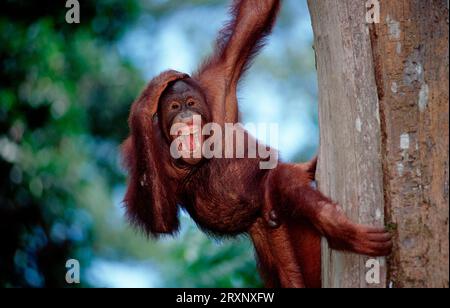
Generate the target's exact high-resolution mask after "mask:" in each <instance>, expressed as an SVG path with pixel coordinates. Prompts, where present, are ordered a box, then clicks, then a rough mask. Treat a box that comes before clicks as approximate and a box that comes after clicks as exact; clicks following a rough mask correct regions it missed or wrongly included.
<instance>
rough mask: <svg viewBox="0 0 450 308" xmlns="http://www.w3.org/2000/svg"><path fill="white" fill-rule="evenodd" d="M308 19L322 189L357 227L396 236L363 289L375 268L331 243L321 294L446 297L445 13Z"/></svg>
mask: <svg viewBox="0 0 450 308" xmlns="http://www.w3.org/2000/svg"><path fill="white" fill-rule="evenodd" d="M366 5H367V7H366ZM309 7H310V11H311V16H312V23H313V28H314V34H315V50H316V57H317V69H318V75H319V114H320V119H319V121H320V128H321V147H320V159H319V169H318V177H317V178H318V183H319V188H320V189H321V190H322V191H323V192H324V193H327V194H328V195H330V196H331V197H332V198H333V199H334V200H335V201H338V202H339V203H340V204H341V205H342V206H343V207H344V209H345V211H346V212H347V213H348V214H349V216H350V217H352V218H353V219H354V220H356V221H358V222H361V223H371V224H378V225H380V224H383V223H386V225H387V226H388V227H390V228H391V229H392V231H393V233H394V235H395V248H394V253H393V254H392V256H391V257H389V258H388V269H387V271H386V266H385V263H384V259H383V258H380V259H378V262H379V264H380V266H381V274H380V280H379V283H378V284H376V283H375V284H371V283H373V282H374V281H373V280H370V279H369V282H371V283H368V281H367V280H366V274H367V273H368V270H369V269H368V268H366V266H365V265H366V261H367V260H369V258H367V257H361V256H355V255H351V254H344V253H339V252H336V251H332V250H330V249H328V247H327V246H326V243H324V249H323V283H324V287H385V286H394V287H448V285H449V278H448V277H449V256H448V251H449V250H448V249H449V246H448V233H449V229H448V214H449V213H448V201H449V200H448V187H449V184H448V170H449V154H448V146H449V144H448V137H449V125H448V121H449V118H448V116H449V105H448V98H449V97H448V95H449V89H448V73H449V71H448V64H449V60H448V3H447V1H445V0H429V1H423V0H396V1H386V0H384V1H377V0H368V1H363V0H309ZM378 7H380V8H381V11H380V12H379V13H380V15H378V14H377V13H378V12H377V11H376V9H377V8H378ZM369 13H370V14H369ZM367 17H369V19H367ZM378 17H379V19H377V18H378ZM372 22H375V23H372ZM377 22H378V23H377ZM371 264H373V263H371ZM386 276H387V279H386Z"/></svg>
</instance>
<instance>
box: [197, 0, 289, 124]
mask: <svg viewBox="0 0 450 308" xmlns="http://www.w3.org/2000/svg"><path fill="white" fill-rule="evenodd" d="M280 2H281V1H280V0H234V2H233V5H232V7H231V15H232V18H231V20H230V22H229V23H228V24H227V25H226V26H225V27H224V28H223V29H222V30H221V31H220V33H219V37H218V39H217V42H216V47H215V51H214V54H213V55H212V56H211V57H210V58H209V59H208V60H207V61H206V62H205V63H204V64H203V65H202V66H201V67H200V70H199V72H198V73H197V74H196V78H197V79H199V80H200V82H201V84H202V85H203V86H204V87H205V90H206V91H207V94H209V96H210V99H212V100H213V102H212V104H213V105H214V106H213V107H214V108H213V109H217V112H222V113H224V114H223V116H225V118H228V119H229V118H230V117H231V118H234V117H236V116H237V106H236V104H237V101H236V89H237V84H238V82H239V79H240V77H241V76H242V74H243V73H244V72H245V70H246V69H247V68H248V67H249V65H250V64H251V62H252V59H253V58H254V57H255V56H256V54H257V53H258V51H259V50H260V49H261V48H262V47H263V46H264V42H265V38H266V37H267V36H268V35H269V34H270V33H271V31H272V28H273V25H274V23H275V20H276V17H277V14H278V11H279V8H280Z"/></svg>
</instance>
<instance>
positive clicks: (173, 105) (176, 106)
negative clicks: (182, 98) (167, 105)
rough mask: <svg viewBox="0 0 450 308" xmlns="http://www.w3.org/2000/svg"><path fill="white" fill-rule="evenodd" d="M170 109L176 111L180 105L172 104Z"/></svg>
mask: <svg viewBox="0 0 450 308" xmlns="http://www.w3.org/2000/svg"><path fill="white" fill-rule="evenodd" d="M171 108H172V110H177V109H179V108H180V104H177V103H175V104H172V106H171Z"/></svg>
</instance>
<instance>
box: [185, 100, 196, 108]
mask: <svg viewBox="0 0 450 308" xmlns="http://www.w3.org/2000/svg"><path fill="white" fill-rule="evenodd" d="M187 105H188V107H192V106H194V105H195V102H194V101H188V103H187Z"/></svg>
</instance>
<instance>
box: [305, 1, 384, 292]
mask: <svg viewBox="0 0 450 308" xmlns="http://www.w3.org/2000/svg"><path fill="white" fill-rule="evenodd" d="M309 7H310V11H311V16H312V23H313V28H314V34H315V50H316V56H317V69H318V75H319V100H320V104H319V106H320V107H319V109H320V110H319V114H320V116H319V122H320V130H321V132H320V137H321V146H320V153H319V157H320V159H319V170H318V184H319V189H320V190H321V191H322V192H323V193H325V194H327V195H329V196H330V197H331V198H332V199H333V200H334V201H337V202H339V203H340V204H341V205H342V206H343V207H344V209H345V211H346V213H347V214H348V215H349V216H350V217H351V218H353V220H354V221H359V222H360V223H364V224H371V225H379V226H381V225H383V223H384V215H383V212H384V210H383V207H384V201H383V176H382V174H383V173H382V164H381V131H380V119H379V117H378V115H379V109H378V96H377V87H376V83H375V77H374V76H375V75H374V67H373V62H372V61H370V59H371V58H372V51H371V43H370V36H369V28H368V25H367V24H366V23H365V22H364V21H365V6H364V3H363V4H361V1H342V0H311V1H310V2H309ZM367 59H369V61H368V60H367ZM322 258H323V269H322V273H323V277H322V278H323V285H324V287H376V286H378V287H380V286H381V287H384V286H385V267H384V265H385V260H384V258H380V259H379V261H380V264H381V277H380V278H381V280H380V283H379V284H377V285H369V284H367V283H366V279H365V276H366V271H367V269H366V267H365V264H366V262H367V261H368V260H369V258H368V257H363V256H357V255H352V254H347V253H341V252H337V251H332V250H330V249H328V247H327V245H326V243H325V242H324V244H323V255H322Z"/></svg>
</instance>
